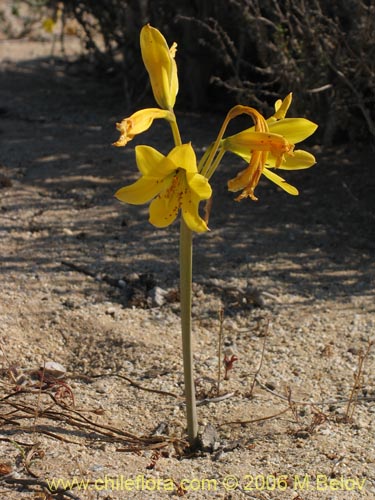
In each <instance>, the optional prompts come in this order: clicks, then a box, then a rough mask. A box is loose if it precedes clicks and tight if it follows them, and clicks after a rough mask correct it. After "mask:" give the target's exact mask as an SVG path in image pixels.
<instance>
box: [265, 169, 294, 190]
mask: <svg viewBox="0 0 375 500" xmlns="http://www.w3.org/2000/svg"><path fill="white" fill-rule="evenodd" d="M262 173H263V175H265V176H266V177H267V179H269V180H270V181H272V182H274V183H275V184H277V185H278V186H279V187H281V189H284V191H286V192H287V193H289V194H291V195H293V196H297V195H298V194H299V193H298V189H297V188H295V187H294V186H292V185H291V184H288V183H287V182H286V181H285V180H284V179H283V178H282V177H280V176H279V175H277V174H275V172H271V171H270V170H268V169H267V168H265V169H264V170H263V172H262Z"/></svg>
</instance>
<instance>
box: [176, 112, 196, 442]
mask: <svg viewBox="0 0 375 500" xmlns="http://www.w3.org/2000/svg"><path fill="white" fill-rule="evenodd" d="M170 125H171V128H172V134H173V139H174V142H175V145H176V146H179V145H180V144H181V137H180V132H179V130H178V126H177V123H176V122H175V121H174V122H172V121H171V122H170ZM192 240H193V237H192V231H191V230H190V229H189V228H188V227H187V225H186V224H185V221H184V220H183V218H182V217H181V224H180V304H181V334H182V357H183V364H184V384H185V401H186V420H187V430H188V438H189V443H190V446H191V447H195V446H196V445H197V441H198V422H197V406H196V402H195V386H194V369H193V349H192V339H191V301H192V299H191V290H192V279H193V278H192V275H193V241H192Z"/></svg>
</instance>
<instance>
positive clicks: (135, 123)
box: [113, 108, 174, 147]
mask: <svg viewBox="0 0 375 500" xmlns="http://www.w3.org/2000/svg"><path fill="white" fill-rule="evenodd" d="M157 118H164V119H166V120H173V119H174V115H173V114H172V113H171V112H170V111H167V110H165V109H159V108H147V109H141V110H140V111H137V112H136V113H134V114H132V115H131V116H129V117H128V118H124V119H123V120H121V122H119V123H116V128H117V130H119V132H120V134H121V135H120V138H119V139H118V140H117V141H116V142H114V143H113V145H114V146H118V147H119V146H126V144H127V143H128V142H129V141H131V140H132V139H133V138H134V136H136V135H137V134H141V133H142V132H145V131H146V130H148V129H149V128H150V127H151V125H152V123H153V121H154V120H155V119H157Z"/></svg>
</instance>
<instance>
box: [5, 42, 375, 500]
mask: <svg viewBox="0 0 375 500" xmlns="http://www.w3.org/2000/svg"><path fill="white" fill-rule="evenodd" d="M56 50H57V49H56ZM50 51H51V44H50V43H42V42H35V41H34V42H30V41H27V40H18V41H6V40H2V41H1V42H0V60H1V61H2V63H1V72H0V78H1V87H0V88H1V92H0V113H1V114H0V138H1V148H0V224H1V226H0V231H1V234H0V255H1V267H0V272H1V291H0V297H1V299H0V300H1V302H0V314H1V321H0V332H1V337H0V342H1V343H0V349H1V350H0V360H1V365H0V366H1V378H0V396H1V400H0V436H1V437H0V480H1V481H0V497H1V498H4V499H6V500H13V499H14V500H15V499H24V498H25V499H26V498H30V499H31V498H32V499H50V498H64V499H65V498H75V499H77V498H78V499H82V500H86V499H87V500H89V499H90V500H93V499H108V500H109V499H120V500H122V499H129V498H134V499H159V498H169V497H172V498H173V497H178V496H185V497H186V498H189V499H200V498H204V499H206V498H207V499H208V498H221V499H227V500H229V499H237V498H238V499H242V498H244V499H247V498H250V499H262V500H268V499H275V500H276V499H277V500H293V499H294V500H296V499H297V498H298V499H299V500H301V499H302V500H315V499H327V500H329V499H332V500H350V499H365V498H368V499H371V498H374V497H375V452H374V447H375V431H374V417H375V375H374V373H375V371H374V366H375V363H374V357H375V347H374V346H372V347H371V346H370V344H369V342H370V341H373V340H374V322H375V316H374V311H375V306H374V267H375V266H374V250H375V244H374V241H375V240H374V235H375V234H374V219H375V206H374V198H375V183H374V182H375V181H374V175H373V172H372V171H371V170H370V169H371V168H372V166H371V164H372V161H373V152H372V151H370V149H366V148H359V149H358V150H356V149H355V145H347V146H346V147H342V148H336V149H332V150H325V149H324V148H321V147H319V146H318V145H314V143H313V142H311V143H310V147H311V148H312V150H313V151H314V152H315V154H316V156H317V159H318V164H317V165H316V166H315V167H314V168H313V169H310V170H309V171H305V172H303V171H301V172H296V173H290V175H287V178H288V180H289V181H290V182H291V183H292V184H294V185H297V186H298V187H299V189H300V192H301V195H300V196H299V197H289V196H288V195H287V194H285V193H283V192H281V191H280V190H278V189H277V188H275V187H273V186H271V185H270V184H269V183H267V182H261V184H260V186H259V187H258V192H257V194H258V196H259V198H260V201H259V202H258V203H254V202H250V201H247V200H245V201H243V202H241V203H240V204H238V203H235V202H234V201H233V195H232V194H231V193H228V192H227V191H226V188H225V184H226V180H228V178H231V177H233V176H234V174H235V173H236V172H237V171H238V169H239V168H240V167H241V166H242V165H239V164H238V162H237V160H235V159H233V158H229V157H228V159H227V161H226V163H225V165H224V167H223V168H222V169H221V171H220V173H219V174H218V175H217V176H216V178H214V182H213V184H214V191H215V198H214V206H213V211H212V217H211V221H210V226H211V232H210V233H209V234H205V235H200V236H197V237H196V238H195V240H194V251H195V256H194V345H195V347H194V349H195V369H196V385H197V394H198V399H199V401H200V406H199V407H198V418H199V424H200V426H201V429H202V432H203V429H204V428H205V426H206V431H205V432H203V436H202V441H203V444H204V450H202V451H200V452H198V453H195V454H188V453H186V450H185V442H184V440H185V437H186V430H185V416H184V405H183V382H182V380H183V373H182V361H181V348H180V332H179V305H178V293H177V288H178V261H177V255H178V225H177V224H175V225H173V226H172V227H170V228H168V229H166V230H156V229H154V228H153V227H152V226H150V225H149V224H148V222H147V207H133V206H125V205H121V204H120V203H118V202H117V201H116V200H115V199H114V197H113V193H114V192H115V191H116V189H117V188H119V187H121V186H122V185H125V184H126V183H129V182H130V181H132V180H134V179H135V178H136V177H137V173H136V168H135V162H134V146H135V145H136V144H137V143H138V144H140V143H145V142H147V143H148V144H151V145H154V146H157V147H158V148H159V149H161V150H162V151H164V152H167V151H168V148H169V147H170V142H169V141H170V135H169V130H168V128H167V126H166V125H165V124H163V123H157V124H156V125H155V126H154V127H153V128H152V130H151V131H150V133H147V134H145V135H144V136H142V137H140V138H137V139H136V140H134V141H133V143H131V144H130V145H129V147H127V148H126V149H116V148H113V147H112V146H111V143H112V142H113V141H114V140H116V139H117V137H118V134H117V132H116V130H115V122H116V121H119V120H120V119H121V118H123V117H124V116H126V114H127V113H128V112H129V110H126V109H125V108H124V105H123V104H122V103H123V100H122V97H121V92H120V91H119V90H118V87H117V86H115V85H114V82H112V81H111V77H110V75H101V77H97V78H96V79H95V78H93V74H92V72H91V70H90V68H89V67H88V66H86V65H77V64H71V63H67V61H66V60H65V61H64V60H62V59H61V58H59V57H57V58H55V59H52V58H51V57H50ZM56 55H59V54H58V51H57V53H56ZM68 60H69V57H68ZM116 89H117V90H116ZM132 111H133V110H132ZM220 118H222V117H218V116H214V115H204V116H200V115H192V114H183V113H181V114H179V121H180V127H181V130H182V133H183V136H184V140H192V141H193V144H194V146H196V147H197V149H198V151H199V148H201V147H202V146H203V145H204V144H207V143H208V142H209V141H211V140H213V138H214V134H215V131H216V130H218V128H219V125H220ZM310 118H313V117H310ZM322 126H324V124H322ZM155 287H159V288H161V289H162V290H163V291H164V297H165V303H164V304H163V305H157V304H156V303H155ZM221 308H223V309H224V323H223V345H224V348H223V349H224V350H226V352H231V353H233V354H235V355H236V356H237V357H238V361H237V362H236V363H234V366H233V369H232V370H231V372H230V373H229V380H223V369H222V370H221V384H220V396H222V397H220V398H218V400H217V399H215V396H217V394H216V393H215V390H216V387H217V380H218V350H219V340H218V339H219V311H220V309H221ZM221 356H222V355H221ZM51 362H54V363H60V364H61V365H62V367H63V368H62V367H60V368H59V366H58V365H51V364H50V363H51ZM53 368H54V369H55V370H56V369H58V370H57V371H55V372H53ZM63 369H66V373H65V372H64V371H63ZM59 370H60V372H59ZM60 375H61V378H58V377H59V376H60ZM41 379H43V382H41ZM73 403H74V404H73ZM207 426H208V427H207ZM210 426H213V428H214V429H215V430H212V428H211V427H210ZM210 429H211V430H210ZM53 478H55V479H56V480H58V479H61V480H62V481H71V480H75V483H70V484H69V483H60V484H59V486H60V488H61V489H60V493H59V495H57V494H56V495H52V494H50V493H48V491H47V489H46V485H47V483H46V481H47V480H49V481H50V480H51V479H53ZM81 481H83V482H81ZM64 488H68V489H67V490H65V491H63V489H64Z"/></svg>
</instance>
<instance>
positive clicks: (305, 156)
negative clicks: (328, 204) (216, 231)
mask: <svg viewBox="0 0 375 500" xmlns="http://www.w3.org/2000/svg"><path fill="white" fill-rule="evenodd" d="M291 99H292V95H291V94H289V95H288V96H287V97H286V98H285V99H284V101H277V103H276V105H275V109H276V112H275V114H274V115H273V116H272V117H271V118H269V119H268V120H267V121H266V120H265V119H264V118H263V120H259V119H258V123H257V125H255V126H254V127H251V128H249V129H247V130H244V131H242V132H239V133H238V134H235V135H233V136H230V137H227V138H226V139H224V140H223V141H222V144H221V146H222V147H223V149H224V150H226V151H231V152H232V153H234V154H237V155H238V156H240V157H241V158H243V159H244V160H245V161H247V162H248V163H249V165H248V167H247V168H246V169H245V170H243V171H241V172H240V173H239V174H238V175H237V177H235V178H234V179H231V180H230V181H229V182H228V189H229V191H233V192H236V191H239V190H241V189H242V190H243V191H242V193H241V194H240V195H239V196H238V197H237V198H236V201H240V200H242V199H243V198H246V197H250V198H251V199H253V200H257V198H256V196H255V195H254V190H255V188H256V186H257V184H258V182H259V179H260V177H261V175H262V174H263V175H264V176H265V177H267V178H268V179H269V180H271V181H272V182H274V183H275V184H277V185H278V186H279V187H281V188H282V189H284V191H286V192H287V193H289V194H291V195H298V190H297V189H296V188H295V187H294V186H291V185H290V184H288V183H287V182H286V181H285V179H283V178H282V177H280V176H279V175H277V174H276V173H275V172H272V171H271V170H269V169H271V168H280V169H284V170H298V169H304V168H309V167H311V166H312V165H314V164H315V158H314V156H313V155H312V154H310V153H308V152H307V151H303V150H297V151H295V150H294V145H295V144H296V143H298V142H301V141H303V140H304V139H306V138H307V137H309V136H310V135H311V134H313V133H314V132H315V130H316V129H317V125H316V124H315V123H313V122H311V121H309V120H306V119H305V118H285V114H286V112H287V110H288V108H289V106H290V103H291ZM259 123H260V124H261V125H259Z"/></svg>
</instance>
